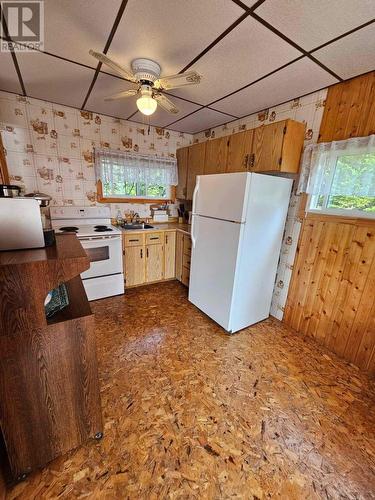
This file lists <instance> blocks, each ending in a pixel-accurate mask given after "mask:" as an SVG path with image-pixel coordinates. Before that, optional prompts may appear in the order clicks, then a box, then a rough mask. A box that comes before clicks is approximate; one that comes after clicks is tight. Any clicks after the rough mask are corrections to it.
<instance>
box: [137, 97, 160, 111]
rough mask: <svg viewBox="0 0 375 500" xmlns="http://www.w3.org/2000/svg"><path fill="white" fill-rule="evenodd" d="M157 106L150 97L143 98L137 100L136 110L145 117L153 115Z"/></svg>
mask: <svg viewBox="0 0 375 500" xmlns="http://www.w3.org/2000/svg"><path fill="white" fill-rule="evenodd" d="M157 106H158V104H157V102H156V101H155V99H153V98H152V97H148V96H143V97H140V98H139V99H137V108H138V109H139V111H140V112H141V113H142V114H144V115H146V116H150V115H152V114H153V113H155V111H156V108H157Z"/></svg>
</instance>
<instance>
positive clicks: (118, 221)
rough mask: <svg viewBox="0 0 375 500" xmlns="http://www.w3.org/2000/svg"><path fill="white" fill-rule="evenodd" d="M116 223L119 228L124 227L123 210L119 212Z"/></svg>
mask: <svg viewBox="0 0 375 500" xmlns="http://www.w3.org/2000/svg"><path fill="white" fill-rule="evenodd" d="M116 222H117V225H118V226H121V225H122V222H123V220H122V215H121V210H117V215H116Z"/></svg>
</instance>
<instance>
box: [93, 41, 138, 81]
mask: <svg viewBox="0 0 375 500" xmlns="http://www.w3.org/2000/svg"><path fill="white" fill-rule="evenodd" d="M89 54H90V56H93V57H95V59H97V60H98V61H100V62H101V63H103V64H105V65H106V66H108V67H109V68H111V69H113V71H116V73H118V74H119V75H120V76H122V77H123V78H125V79H126V80H130V81H131V82H136V81H137V79H136V77H135V75H133V73H131V72H130V71H128V70H126V69H125V68H123V67H122V66H120V65H119V64H117V63H116V62H115V61H112V59H110V58H109V57H107V56H106V55H105V54H102V53H101V52H94V51H93V50H91V49H90V50H89Z"/></svg>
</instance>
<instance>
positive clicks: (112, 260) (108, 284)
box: [51, 207, 124, 300]
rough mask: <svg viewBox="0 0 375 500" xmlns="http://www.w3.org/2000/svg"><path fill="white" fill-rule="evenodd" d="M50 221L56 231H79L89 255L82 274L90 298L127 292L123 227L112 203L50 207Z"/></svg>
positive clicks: (94, 298) (78, 233)
mask: <svg viewBox="0 0 375 500" xmlns="http://www.w3.org/2000/svg"><path fill="white" fill-rule="evenodd" d="M51 221H52V227H53V229H54V230H55V232H56V233H76V235H77V238H78V239H79V240H80V242H81V244H82V246H83V248H84V249H85V251H86V253H87V255H88V257H89V258H90V269H88V270H87V271H85V272H84V273H82V274H81V278H82V282H83V285H84V287H85V290H86V294H87V297H88V299H89V300H96V299H101V298H104V297H111V296H112V295H119V294H122V293H124V273H123V264H122V243H121V241H122V239H121V231H120V229H118V228H117V227H114V226H112V225H111V219H110V209H109V207H51Z"/></svg>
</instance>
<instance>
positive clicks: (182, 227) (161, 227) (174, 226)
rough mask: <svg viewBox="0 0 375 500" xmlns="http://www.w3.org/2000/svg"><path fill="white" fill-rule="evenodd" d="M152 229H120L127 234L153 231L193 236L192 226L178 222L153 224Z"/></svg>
mask: <svg viewBox="0 0 375 500" xmlns="http://www.w3.org/2000/svg"><path fill="white" fill-rule="evenodd" d="M151 225H152V228H150V229H124V228H122V227H119V229H121V231H123V232H125V233H145V232H146V231H147V232H152V231H180V232H182V233H185V234H191V224H179V223H178V222H165V223H164V222H163V223H160V224H153V223H152V222H151Z"/></svg>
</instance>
